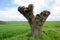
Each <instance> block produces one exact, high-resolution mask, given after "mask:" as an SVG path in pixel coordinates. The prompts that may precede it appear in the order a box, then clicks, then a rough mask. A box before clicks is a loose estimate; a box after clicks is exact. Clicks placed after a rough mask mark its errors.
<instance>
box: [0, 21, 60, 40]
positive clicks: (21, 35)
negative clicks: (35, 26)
mask: <svg viewBox="0 0 60 40" xmlns="http://www.w3.org/2000/svg"><path fill="white" fill-rule="evenodd" d="M30 32H31V31H30V27H29V24H28V22H22V21H21V22H13V21H10V22H6V23H5V24H1V23H0V40H60V21H48V22H45V23H44V25H43V27H42V37H41V38H34V37H28V36H27V35H29V34H30Z"/></svg>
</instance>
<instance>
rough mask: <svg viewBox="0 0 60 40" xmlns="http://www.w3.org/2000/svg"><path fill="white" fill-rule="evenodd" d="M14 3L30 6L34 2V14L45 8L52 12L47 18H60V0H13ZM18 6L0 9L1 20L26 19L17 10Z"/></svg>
mask: <svg viewBox="0 0 60 40" xmlns="http://www.w3.org/2000/svg"><path fill="white" fill-rule="evenodd" d="M12 3H13V4H16V5H18V6H26V7H27V6H28V5H29V4H34V15H36V14H38V13H40V12H41V11H43V10H49V11H50V12H51V14H50V16H49V17H48V19H47V20H51V21H52V20H53V21H54V20H55V21H56V20H57V21H59V20H60V0H12ZM17 8H18V7H11V8H7V7H6V8H5V9H6V10H5V11H1V10H0V20H4V21H7V20H8V21H20V20H21V21H25V20H26V19H25V17H23V15H22V14H20V13H19V12H18V11H17Z"/></svg>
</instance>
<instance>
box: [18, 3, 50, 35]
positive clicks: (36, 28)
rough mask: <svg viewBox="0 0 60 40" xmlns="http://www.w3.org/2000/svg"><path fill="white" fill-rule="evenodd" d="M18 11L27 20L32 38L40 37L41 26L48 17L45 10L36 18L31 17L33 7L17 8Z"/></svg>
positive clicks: (47, 12)
mask: <svg viewBox="0 0 60 40" xmlns="http://www.w3.org/2000/svg"><path fill="white" fill-rule="evenodd" d="M18 11H19V12H20V13H21V14H22V15H23V16H24V17H25V18H26V19H27V20H28V22H29V24H30V27H31V34H32V36H41V31H42V26H43V24H44V22H45V21H46V19H47V17H48V16H49V14H50V12H49V11H47V10H45V11H43V12H41V13H40V14H37V15H36V17H35V16H34V15H33V5H32V4H30V5H29V6H28V7H24V6H23V7H18Z"/></svg>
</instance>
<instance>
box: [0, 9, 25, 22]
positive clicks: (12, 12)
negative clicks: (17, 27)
mask: <svg viewBox="0 0 60 40" xmlns="http://www.w3.org/2000/svg"><path fill="white" fill-rule="evenodd" d="M0 20H3V21H16V20H17V21H21V20H26V19H25V18H24V17H23V16H22V15H21V14H19V12H18V11H17V8H9V9H7V10H6V11H0Z"/></svg>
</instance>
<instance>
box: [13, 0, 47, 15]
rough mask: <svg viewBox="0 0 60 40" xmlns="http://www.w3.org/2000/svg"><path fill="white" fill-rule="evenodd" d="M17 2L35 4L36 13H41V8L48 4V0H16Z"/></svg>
mask: <svg viewBox="0 0 60 40" xmlns="http://www.w3.org/2000/svg"><path fill="white" fill-rule="evenodd" d="M14 2H15V3H16V4H18V5H19V6H26V7H27V6H28V5H29V4H33V5H34V13H35V14H36V13H40V12H39V10H40V9H41V8H43V7H44V6H46V2H45V1H44V0H14Z"/></svg>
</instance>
